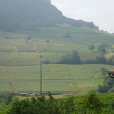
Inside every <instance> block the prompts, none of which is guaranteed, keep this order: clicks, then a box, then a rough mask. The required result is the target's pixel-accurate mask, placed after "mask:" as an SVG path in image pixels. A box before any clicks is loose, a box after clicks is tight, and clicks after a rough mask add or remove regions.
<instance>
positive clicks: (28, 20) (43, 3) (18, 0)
mask: <svg viewBox="0 0 114 114" xmlns="http://www.w3.org/2000/svg"><path fill="white" fill-rule="evenodd" d="M61 24H69V25H73V26H76V27H80V26H83V27H89V28H92V29H98V27H97V26H95V25H94V24H93V23H92V22H84V21H82V20H73V19H69V18H66V17H64V16H63V14H62V12H61V11H59V10H58V9H57V8H56V7H55V6H53V5H52V4H51V1H50V0H0V30H5V31H8V32H12V31H15V30H17V29H21V30H33V31H37V30H38V28H39V27H54V26H57V25H61Z"/></svg>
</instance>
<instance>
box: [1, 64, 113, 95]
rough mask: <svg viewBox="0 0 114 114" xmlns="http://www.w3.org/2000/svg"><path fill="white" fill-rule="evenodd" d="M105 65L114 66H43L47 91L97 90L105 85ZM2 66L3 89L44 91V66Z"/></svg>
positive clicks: (83, 92)
mask: <svg viewBox="0 0 114 114" xmlns="http://www.w3.org/2000/svg"><path fill="white" fill-rule="evenodd" d="M102 67H103V68H106V69H112V68H113V66H110V65H96V64H86V65H60V64H51V65H45V64H44V65H43V66H42V75H43V91H56V92H60V91H69V92H71V91H75V92H76V93H77V94H79V95H80V94H87V93H88V92H89V91H91V90H96V89H97V87H98V85H99V84H101V85H102V83H103V80H104V78H103V76H102V74H101V71H100V69H101V68H102ZM0 68H1V71H2V72H1V73H0V81H1V82H2V83H0V87H1V89H0V92H5V91H12V89H14V88H15V89H16V91H18V92H19V91H28V92H31V91H39V90H40V66H7V67H3V66H2V67H0ZM2 74H4V76H3V75H2ZM10 80H11V82H10ZM11 83H13V84H11ZM12 86H14V87H13V88H12Z"/></svg>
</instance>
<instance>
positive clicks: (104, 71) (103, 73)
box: [101, 68, 107, 78]
mask: <svg viewBox="0 0 114 114" xmlns="http://www.w3.org/2000/svg"><path fill="white" fill-rule="evenodd" d="M101 73H102V75H103V76H104V78H105V75H106V74H107V70H106V69H105V68H101Z"/></svg>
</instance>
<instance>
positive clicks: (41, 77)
mask: <svg viewBox="0 0 114 114" xmlns="http://www.w3.org/2000/svg"><path fill="white" fill-rule="evenodd" d="M40 95H42V62H41V63H40Z"/></svg>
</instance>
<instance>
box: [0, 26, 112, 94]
mask: <svg viewBox="0 0 114 114" xmlns="http://www.w3.org/2000/svg"><path fill="white" fill-rule="evenodd" d="M66 33H70V34H71V38H65V37H64V35H65V34H66ZM28 37H31V39H30V40H27V38H28ZM47 40H48V41H47ZM105 42H107V43H110V44H111V46H112V48H111V49H107V53H106V54H105V56H106V57H107V58H110V57H111V56H112V55H114V35H111V34H108V33H104V32H102V31H98V30H92V29H89V28H82V27H81V28H80V27H79V28H75V27H72V26H68V27H64V26H60V27H50V28H48V29H47V28H39V31H37V32H31V31H17V32H16V33H7V32H1V33H0V92H11V91H14V92H25V91H27V92H33V91H40V66H39V64H40V62H41V61H50V62H51V63H56V62H58V61H60V59H61V58H62V57H63V56H64V55H66V54H68V53H71V52H73V51H78V52H79V55H80V59H81V60H82V61H87V60H94V59H96V57H97V56H99V55H100V54H99V53H98V52H97V46H98V45H99V44H101V43H105ZM90 44H94V46H95V50H94V51H92V52H91V51H90V50H89V49H88V45H90ZM101 68H106V69H107V70H108V69H112V68H113V65H112V66H111V65H102V64H82V65H64V64H63V65H62V64H43V72H42V73H43V91H44V92H47V91H56V92H61V91H68V92H72V91H75V92H76V94H86V93H88V92H90V91H92V90H97V87H98V85H99V84H102V83H103V80H104V78H103V75H102V74H101Z"/></svg>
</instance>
